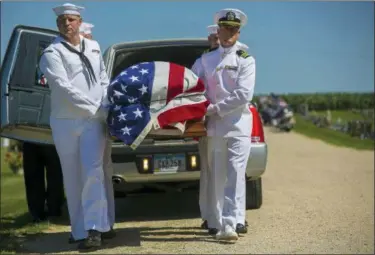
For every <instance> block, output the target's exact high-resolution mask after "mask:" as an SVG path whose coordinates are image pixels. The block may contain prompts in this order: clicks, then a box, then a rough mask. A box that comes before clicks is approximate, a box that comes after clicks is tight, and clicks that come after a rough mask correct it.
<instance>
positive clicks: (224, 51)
mask: <svg viewBox="0 0 375 255" xmlns="http://www.w3.org/2000/svg"><path fill="white" fill-rule="evenodd" d="M237 49H238V42H236V43H235V44H233V46H231V47H228V48H223V47H222V46H221V45H220V46H219V51H220V53H221V55H222V56H225V55H228V54H229V53H232V52H235V51H236V50H237Z"/></svg>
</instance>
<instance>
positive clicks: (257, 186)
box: [246, 178, 263, 210]
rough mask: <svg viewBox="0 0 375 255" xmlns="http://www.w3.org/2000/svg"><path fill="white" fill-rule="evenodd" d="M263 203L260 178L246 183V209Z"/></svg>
mask: <svg viewBox="0 0 375 255" xmlns="http://www.w3.org/2000/svg"><path fill="white" fill-rule="evenodd" d="M262 203H263V195H262V178H258V179H256V180H248V181H247V183H246V209H247V210H250V209H259V208H260V207H261V206H262Z"/></svg>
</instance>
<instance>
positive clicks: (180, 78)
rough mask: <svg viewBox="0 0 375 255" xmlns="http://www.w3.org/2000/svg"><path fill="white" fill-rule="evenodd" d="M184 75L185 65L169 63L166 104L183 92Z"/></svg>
mask: <svg viewBox="0 0 375 255" xmlns="http://www.w3.org/2000/svg"><path fill="white" fill-rule="evenodd" d="M184 75H185V67H183V66H180V65H176V64H173V63H170V64H169V79H168V93H167V102H166V103H167V104H168V103H169V101H171V100H172V99H173V98H175V97H176V96H177V95H179V94H181V93H183V92H184Z"/></svg>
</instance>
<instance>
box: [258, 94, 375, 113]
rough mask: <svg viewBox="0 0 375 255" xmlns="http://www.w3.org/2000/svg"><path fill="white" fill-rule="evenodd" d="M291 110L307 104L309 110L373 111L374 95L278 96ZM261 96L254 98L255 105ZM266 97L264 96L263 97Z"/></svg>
mask: <svg viewBox="0 0 375 255" xmlns="http://www.w3.org/2000/svg"><path fill="white" fill-rule="evenodd" d="M279 95H280V96H281V97H282V98H283V99H284V100H285V101H286V102H287V103H288V104H289V105H290V106H291V107H292V108H293V110H295V111H296V110H297V109H298V107H299V106H300V105H302V104H307V105H308V107H309V110H315V111H323V110H349V109H374V95H375V94H374V93H373V92H372V93H371V92H369V93H314V94H312V93H309V94H308V93H306V94H279ZM261 96H263V95H257V96H254V100H253V101H255V102H256V103H259V98H260V97H261ZM264 96H266V95H264Z"/></svg>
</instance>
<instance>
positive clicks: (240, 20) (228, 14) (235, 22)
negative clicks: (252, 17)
mask: <svg viewBox="0 0 375 255" xmlns="http://www.w3.org/2000/svg"><path fill="white" fill-rule="evenodd" d="M214 22H215V24H218V25H221V24H222V25H228V26H240V27H243V26H245V25H246V23H247V16H246V14H245V13H243V12H242V11H240V10H238V9H232V8H226V9H223V10H220V11H218V12H217V13H216V14H215V17H214Z"/></svg>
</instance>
